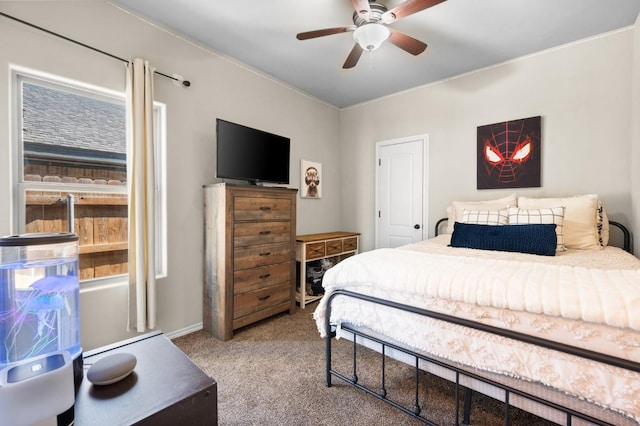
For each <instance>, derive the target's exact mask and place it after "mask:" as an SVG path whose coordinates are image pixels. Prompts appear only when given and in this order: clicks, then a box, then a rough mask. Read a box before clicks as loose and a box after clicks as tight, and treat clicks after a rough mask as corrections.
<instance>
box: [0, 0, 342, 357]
mask: <svg viewBox="0 0 640 426" xmlns="http://www.w3.org/2000/svg"><path fill="white" fill-rule="evenodd" d="M0 11H2V12H4V13H7V14H9V15H13V16H15V17H17V18H20V19H23V20H26V21H28V22H31V23H33V24H36V25H39V26H42V27H45V28H47V29H50V30H52V31H55V32H58V33H60V34H63V35H65V36H68V37H71V38H73V39H76V40H78V41H81V42H82V43H85V44H88V45H91V46H94V47H96V48H99V49H101V50H103V51H106V52H109V53H111V54H114V55H116V56H119V57H122V58H133V57H142V58H144V59H148V60H149V61H150V62H151V64H152V65H154V66H155V67H156V68H157V70H158V71H161V72H164V73H166V74H169V75H171V74H173V73H177V74H180V75H182V76H184V77H185V78H186V79H188V80H190V81H191V83H192V85H191V87H190V88H182V87H178V86H176V85H174V84H173V83H172V81H171V80H168V79H165V78H163V77H156V79H155V94H156V99H157V100H158V101H160V102H163V103H165V104H166V105H167V122H168V128H167V132H168V137H167V158H168V161H167V182H168V243H169V249H168V250H169V251H168V258H169V265H168V272H169V276H168V278H166V279H162V280H160V281H159V282H158V294H159V306H158V312H159V314H158V328H159V329H161V330H163V331H164V332H165V333H175V332H178V333H180V332H185V331H188V330H191V329H193V327H197V326H198V325H199V324H201V322H202V309H201V304H202V271H203V260H202V256H203V232H202V228H203V208H202V205H203V197H202V186H203V185H205V184H207V183H211V182H213V181H214V173H215V171H214V167H215V119H216V117H220V118H224V119H227V120H231V121H236V122H240V123H242V124H246V125H249V126H252V127H256V128H259V129H263V130H266V131H270V132H273V133H277V134H280V135H284V136H288V137H290V138H291V149H292V152H291V175H290V177H291V184H290V185H289V187H293V188H299V186H300V177H299V176H300V159H306V160H313V161H318V162H321V163H322V165H323V172H324V173H323V174H324V176H323V181H322V185H323V198H322V199H321V200H308V199H300V198H298V224H297V232H298V233H299V234H302V233H311V232H321V231H327V230H337V229H340V228H341V226H340V225H341V217H340V211H341V208H342V206H341V198H340V161H339V145H338V143H339V142H338V139H339V132H338V128H339V110H338V109H336V108H334V107H332V106H329V105H327V104H325V103H322V102H319V101H317V100H315V99H313V98H311V97H309V96H306V95H304V94H301V93H299V92H297V91H295V90H293V89H291V88H290V87H287V86H285V85H283V84H282V83H279V82H277V81H275V80H273V79H271V78H269V77H267V76H265V75H262V74H259V73H256V72H255V71H253V70H251V69H248V68H247V67H244V66H241V65H239V64H238V63H235V62H232V61H230V60H228V59H225V58H224V57H222V56H219V55H216V54H213V53H211V52H209V51H206V50H205V49H203V48H201V47H198V46H196V45H195V44H193V43H190V42H187V41H185V40H183V39H180V38H178V37H175V36H173V35H171V34H169V33H168V32H166V31H163V30H161V29H160V28H158V27H156V26H154V25H150V24H149V23H146V22H144V21H142V20H140V19H138V18H136V17H135V16H133V15H131V14H129V13H126V12H124V11H122V10H120V9H118V8H115V7H113V6H111V5H109V4H107V3H105V2H65V1H61V2H58V1H43V2H0ZM10 64H15V65H20V66H23V67H29V68H33V69H35V70H39V71H43V72H47V73H51V74H55V75H59V76H63V77H66V78H71V79H75V80H79V81H83V82H86V83H91V84H95V85H99V86H102V87H106V88H109V89H114V90H119V91H124V65H123V63H122V62H120V61H118V60H114V59H112V58H109V57H107V56H103V55H101V54H99V53H96V52H92V51H90V50H88V49H85V48H83V47H80V46H77V45H74V44H72V43H70V42H68V41H64V40H61V39H59V38H56V37H54V36H51V35H47V34H45V33H43V32H40V31H38V30H36V29H33V28H29V27H27V26H25V25H23V24H20V23H17V22H14V21H12V20H9V19H7V18H4V17H0V129H1V130H0V199H2V200H5V202H3V203H0V235H7V234H10V233H14V232H16V231H17V225H16V224H11V221H10V213H11V202H7V200H9V201H10V200H12V187H11V182H10V177H11V172H10V170H11V167H12V162H11V157H10V150H11V141H10V120H9V114H10V112H11V111H10V106H11V105H10V102H9V99H10V81H9V65H10ZM126 306H127V292H126V288H125V287H124V286H122V285H120V286H114V287H108V288H97V289H91V290H84V291H82V292H81V325H82V327H81V328H82V332H81V333H82V344H83V347H84V349H85V350H88V349H91V348H94V347H97V346H101V345H104V344H107V343H111V342H114V341H117V340H120V339H124V338H128V337H131V336H132V335H131V334H129V333H127V332H126V330H125V328H126Z"/></svg>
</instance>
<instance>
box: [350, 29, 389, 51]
mask: <svg viewBox="0 0 640 426" xmlns="http://www.w3.org/2000/svg"><path fill="white" fill-rule="evenodd" d="M389 34H390V32H389V28H387V27H386V26H385V25H383V24H379V23H377V22H372V23H369V24H364V25H361V26H359V27H358V28H357V29H356V30H355V31H354V32H353V39H354V40H355V41H356V43H358V44H359V45H360V47H362V48H363V49H364V50H368V51H370V52H371V51H373V50H376V49H377V48H378V47H380V45H381V44H382V43H383V42H384V41H385V40H386V39H388V38H389Z"/></svg>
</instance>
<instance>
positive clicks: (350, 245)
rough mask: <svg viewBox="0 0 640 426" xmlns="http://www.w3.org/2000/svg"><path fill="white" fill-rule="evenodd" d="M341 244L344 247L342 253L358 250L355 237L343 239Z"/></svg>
mask: <svg viewBox="0 0 640 426" xmlns="http://www.w3.org/2000/svg"><path fill="white" fill-rule="evenodd" d="M342 242H343V243H342V244H343V246H344V251H352V250H358V238H357V237H353V238H345V239H343V240H342Z"/></svg>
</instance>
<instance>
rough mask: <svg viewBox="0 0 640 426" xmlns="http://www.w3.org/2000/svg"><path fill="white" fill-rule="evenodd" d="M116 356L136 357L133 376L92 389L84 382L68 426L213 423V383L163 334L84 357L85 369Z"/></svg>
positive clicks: (215, 415)
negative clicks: (72, 418) (129, 355)
mask: <svg viewBox="0 0 640 426" xmlns="http://www.w3.org/2000/svg"><path fill="white" fill-rule="evenodd" d="M121 352H128V353H131V354H133V355H135V356H136V358H137V360H138V361H137V364H136V367H135V369H134V370H133V373H131V374H130V375H129V376H127V377H126V378H125V379H123V380H122V381H120V382H116V383H114V384H111V385H106V386H94V385H93V384H92V383H91V382H90V381H89V380H87V378H86V377H85V378H84V379H83V380H82V383H81V384H80V388H79V390H78V392H77V393H76V402H75V406H74V409H75V423H74V425H76V426H87V425H90V426H96V425H132V424H137V425H151V424H153V425H217V424H218V403H217V384H216V382H215V380H213V379H212V378H211V377H209V376H207V375H206V374H205V373H204V372H203V371H202V370H200V368H198V367H197V366H196V365H195V364H194V363H193V362H192V361H191V360H190V359H189V358H188V357H187V356H186V355H185V354H184V353H183V352H182V351H181V350H180V349H178V348H177V347H176V346H175V345H174V344H173V343H172V342H171V341H170V340H169V339H168V338H167V337H166V336H165V335H164V334H162V333H150V334H145V335H143V336H141V337H135V338H133V339H129V340H125V341H123V342H118V343H116V344H113V345H109V346H105V347H103V348H99V349H95V350H93V351H90V352H86V353H85V354H84V365H85V369H87V368H88V367H90V365H91V364H93V363H94V362H96V361H97V360H99V359H100V358H104V357H105V356H107V355H111V354H115V353H121ZM85 371H86V370H85Z"/></svg>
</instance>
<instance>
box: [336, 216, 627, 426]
mask: <svg viewBox="0 0 640 426" xmlns="http://www.w3.org/2000/svg"><path fill="white" fill-rule="evenodd" d="M444 220H446V218H444V219H441V220H439V221H438V223H437V224H436V235H437V233H438V232H437V228H438V226H439V225H440V223H442V222H443V221H444ZM609 223H610V224H612V225H614V226H617V227H619V228H620V229H621V230H622V232H623V235H624V249H625V250H626V251H628V252H631V238H630V233H629V231H628V230H627V228H626V227H625V226H624V225H622V224H620V223H617V222H613V221H610V222H609ZM337 296H344V297H351V298H355V299H360V300H364V301H366V302H371V303H375V304H379V305H383V306H387V307H390V308H394V309H398V310H401V311H405V312H411V313H414V314H418V315H422V316H426V317H430V318H434V319H437V320H442V321H446V322H449V323H453V324H457V325H461V326H464V327H470V328H474V329H476V330H480V331H485V332H489V333H492V334H496V335H499V336H503V337H507V338H511V339H515V340H518V341H521V342H525V343H529V344H533V345H537V346H542V347H545V348H548V349H552V350H557V351H561V352H564V353H567V354H570V355H575V356H578V357H581V358H586V359H589V360H592V361H597V362H601V363H604V364H608V365H611V366H615V367H619V368H623V369H627V370H630V371H635V372H640V363H638V362H633V361H630V360H626V359H623V358H619V357H614V356H610V355H605V354H601V353H598V352H594V351H590V350H587V349H583V348H579V347H575V346H571V345H567V344H564V343H559V342H555V341H552V340H547V339H542V338H539V337H535V336H530V335H526V334H523V333H519V332H516V331H512V330H507V329H502V328H498V327H493V326H490V325H486V324H482V323H478V322H475V321H471V320H467V319H463V318H458V317H454V316H451V315H447V314H442V313H439V312H434V311H430V310H426V309H421V308H417V307H415V306H410V305H406V304H402V303H397V302H393V301H389V300H385V299H380V298H376V297H372V296H368V295H364V294H360V293H355V292H352V291H348V290H336V291H334V292H333V293H331V294H329V295H327V296H326V297H328V300H327V307H326V312H325V330H326V335H327V337H326V339H325V342H326V384H327V386H328V387H331V385H332V383H331V381H332V377H333V376H335V377H337V378H339V379H341V380H344V381H345V382H347V383H349V384H351V385H353V386H354V387H356V388H358V389H360V390H362V391H364V392H366V393H368V394H369V395H372V396H375V397H376V398H378V399H380V400H383V401H384V402H387V403H388V404H390V405H392V406H393V407H395V408H397V409H399V410H401V411H403V412H404V413H406V414H408V415H410V416H411V417H413V418H415V419H417V420H420V421H422V422H424V423H426V424H428V425H436V423H434V422H433V421H431V420H429V419H427V418H426V417H423V416H421V409H420V401H419V396H420V395H419V384H420V376H419V373H420V368H419V360H422V361H424V362H427V363H431V364H434V365H437V366H440V367H442V368H445V369H447V370H450V371H452V372H454V373H455V382H454V386H455V387H454V393H455V396H454V397H455V424H456V425H458V424H460V407H459V405H460V403H459V398H460V391H461V389H464V406H463V417H462V424H469V420H470V413H471V400H472V393H473V392H472V390H471V389H469V388H467V387H464V386H462V385H461V384H460V378H461V377H468V378H471V379H475V380H478V381H481V382H484V383H486V384H489V385H492V386H495V387H496V388H498V389H501V390H502V391H504V412H503V413H504V414H503V415H504V424H505V425H509V424H510V420H509V408H510V406H511V404H510V402H509V398H510V395H511V394H514V395H518V396H520V397H522V398H525V399H527V400H530V401H534V402H536V403H539V404H541V405H544V406H547V407H550V408H553V409H555V410H557V411H559V412H561V413H564V415H565V416H566V417H565V418H566V420H565V424H566V426H570V425H571V424H572V420H573V419H581V420H584V421H588V422H591V423H593V424H596V425H608V424H609V423H607V422H605V421H603V420H600V419H597V418H594V417H591V416H589V415H587V414H584V413H581V412H578V411H576V410H573V409H570V408H567V407H563V406H561V405H559V404H557V403H554V402H551V401H548V400H545V399H543V398H541V397H538V396H535V395H532V394H529V393H527V392H524V391H521V390H519V389H516V388H513V387H511V386H508V385H506V384H504V383H499V382H496V381H494V380H491V379H488V378H487V377H483V376H481V375H478V374H475V373H473V372H471V371H469V370H466V369H461V368H458V367H456V366H454V365H451V364H449V363H446V362H443V361H441V360H439V359H436V358H432V357H429V356H427V355H424V354H419V353H417V352H415V351H412V350H410V349H408V348H406V347H403V346H400V345H397V344H394V343H391V342H388V341H385V340H383V339H380V338H378V337H376V336H372V335H370V334H367V333H366V332H363V331H361V330H359V329H357V328H354V327H351V326H350V325H348V324H342V325H341V327H342V329H344V330H346V331H348V332H350V333H352V335H353V372H352V376H351V377H347V376H346V375H344V374H342V373H340V372H338V371H336V370H333V368H332V362H331V355H332V349H331V348H332V345H331V343H332V339H333V338H334V337H335V335H336V332H335V329H332V327H331V324H330V318H331V303H332V301H333V299H334V298H335V297H337ZM358 336H360V337H361V338H364V339H368V340H369V341H372V342H375V343H377V344H379V345H381V348H382V350H381V360H380V362H381V365H380V369H381V378H380V379H381V382H380V389H379V390H373V389H370V388H369V387H367V386H365V385H363V384H361V383H359V382H358V375H357V360H356V348H357V342H356V341H357V337H358ZM386 348H392V349H394V350H396V351H399V352H402V353H404V354H406V355H409V356H410V357H412V358H414V359H415V366H414V369H415V400H414V405H413V407H405V406H403V405H401V404H400V403H398V402H396V401H393V400H391V399H389V398H387V390H386V388H385V359H386V354H385V350H386Z"/></svg>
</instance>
